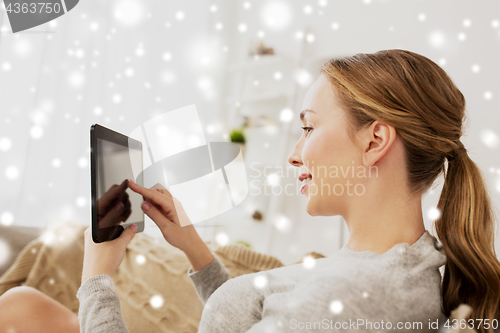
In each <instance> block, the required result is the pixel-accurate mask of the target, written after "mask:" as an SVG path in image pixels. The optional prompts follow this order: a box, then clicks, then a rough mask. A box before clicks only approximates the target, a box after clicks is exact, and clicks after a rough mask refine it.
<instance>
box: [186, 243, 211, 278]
mask: <svg viewBox="0 0 500 333" xmlns="http://www.w3.org/2000/svg"><path fill="white" fill-rule="evenodd" d="M184 253H185V254H186V257H187V258H188V260H189V262H190V263H191V266H193V271H195V272H196V271H199V270H201V269H202V268H204V267H206V266H208V265H210V263H211V262H212V261H213V259H214V255H213V254H212V252H210V250H209V248H208V246H207V244H205V242H203V241H202V240H201V238H200V239H199V241H196V243H195V244H192V246H190V247H189V248H188V249H186V250H184Z"/></svg>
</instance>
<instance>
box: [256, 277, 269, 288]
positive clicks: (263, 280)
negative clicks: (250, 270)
mask: <svg viewBox="0 0 500 333" xmlns="http://www.w3.org/2000/svg"><path fill="white" fill-rule="evenodd" d="M267 283H268V280H267V276H265V275H264V274H257V275H256V276H255V277H254V279H253V285H254V286H255V288H258V289H263V288H265V287H266V286H267Z"/></svg>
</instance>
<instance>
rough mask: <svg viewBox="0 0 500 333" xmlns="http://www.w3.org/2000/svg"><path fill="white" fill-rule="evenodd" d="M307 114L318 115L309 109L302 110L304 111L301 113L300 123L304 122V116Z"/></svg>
mask: <svg viewBox="0 0 500 333" xmlns="http://www.w3.org/2000/svg"><path fill="white" fill-rule="evenodd" d="M307 112H312V113H316V112H314V111H313V110H309V109H305V110H302V111H301V112H300V121H303V120H304V116H305V114H306V113H307Z"/></svg>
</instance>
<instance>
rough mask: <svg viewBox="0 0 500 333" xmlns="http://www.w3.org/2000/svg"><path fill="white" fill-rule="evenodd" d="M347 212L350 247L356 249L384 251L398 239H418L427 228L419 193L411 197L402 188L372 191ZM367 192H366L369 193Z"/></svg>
mask: <svg viewBox="0 0 500 333" xmlns="http://www.w3.org/2000/svg"><path fill="white" fill-rule="evenodd" d="M371 193H377V195H376V196H373V197H372V198H370V197H363V198H362V200H361V198H360V200H357V202H355V203H354V205H356V206H357V207H351V209H350V212H349V214H348V216H344V218H345V220H346V223H347V228H348V229H349V233H350V235H349V240H348V242H347V247H349V248H350V249H352V250H354V251H373V252H376V253H384V252H386V251H387V250H389V249H390V248H391V247H393V246H394V245H396V244H399V243H408V244H409V245H411V244H413V243H414V242H416V241H417V240H418V239H419V238H420V236H422V234H423V233H424V232H425V226H424V221H423V217H422V202H421V198H420V197H413V198H410V197H408V196H405V195H402V194H401V191H385V192H379V191H371ZM367 194H368V193H365V195H367Z"/></svg>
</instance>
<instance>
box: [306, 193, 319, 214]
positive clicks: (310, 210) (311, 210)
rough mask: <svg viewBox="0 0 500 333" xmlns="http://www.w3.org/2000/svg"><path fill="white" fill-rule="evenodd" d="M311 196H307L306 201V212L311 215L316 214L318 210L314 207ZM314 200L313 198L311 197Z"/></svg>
mask: <svg viewBox="0 0 500 333" xmlns="http://www.w3.org/2000/svg"><path fill="white" fill-rule="evenodd" d="M311 199H312V198H311V197H308V198H307V203H306V212H307V214H309V215H311V216H318V215H319V213H318V210H317V209H316V207H315V205H314V203H313V202H311ZM313 200H314V199H313Z"/></svg>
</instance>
